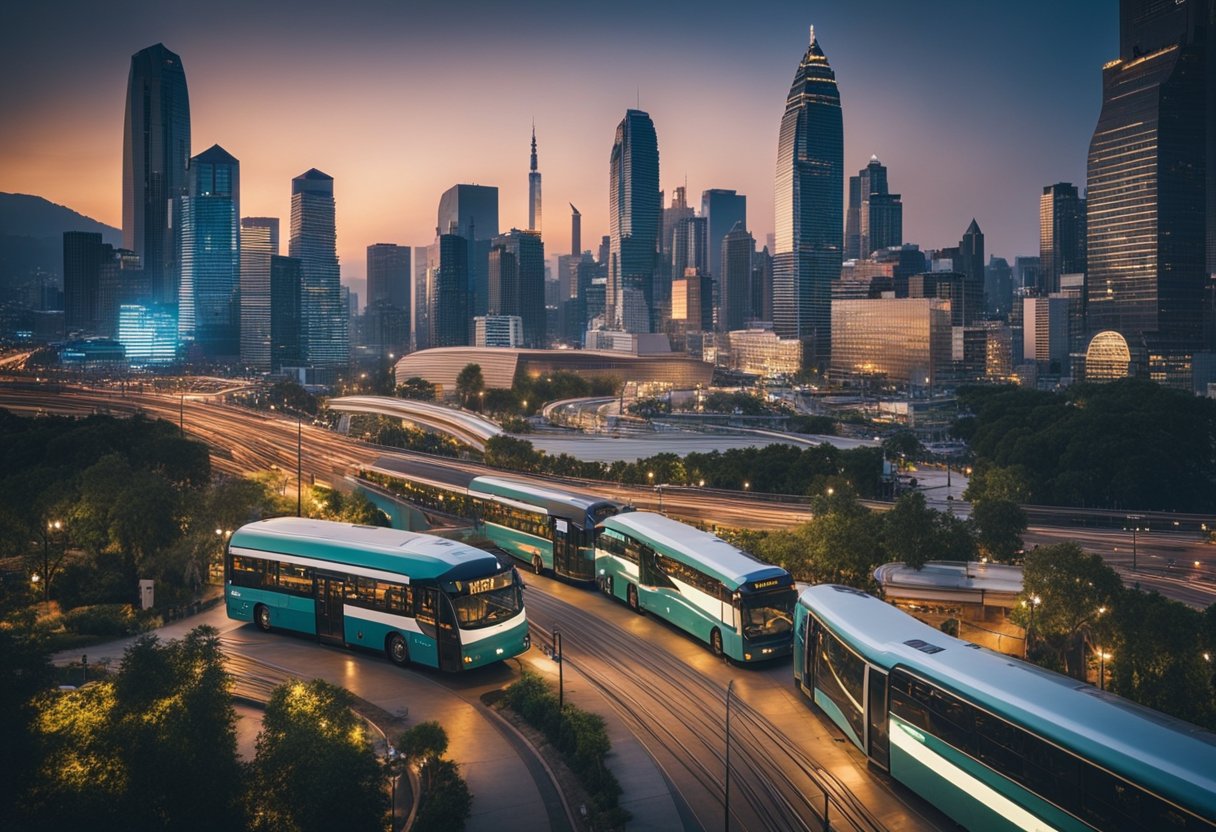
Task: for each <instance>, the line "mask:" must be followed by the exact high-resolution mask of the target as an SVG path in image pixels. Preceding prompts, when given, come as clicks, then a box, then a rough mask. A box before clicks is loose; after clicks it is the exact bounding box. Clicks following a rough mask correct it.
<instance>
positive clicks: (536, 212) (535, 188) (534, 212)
mask: <svg viewBox="0 0 1216 832" xmlns="http://www.w3.org/2000/svg"><path fill="white" fill-rule="evenodd" d="M540 219H541V215H540V171H539V170H537V168H536V124H535V123H534V124H533V125H532V167H531V168H529V170H528V230H529V231H535V232H536V233H538V234H539V233H540Z"/></svg>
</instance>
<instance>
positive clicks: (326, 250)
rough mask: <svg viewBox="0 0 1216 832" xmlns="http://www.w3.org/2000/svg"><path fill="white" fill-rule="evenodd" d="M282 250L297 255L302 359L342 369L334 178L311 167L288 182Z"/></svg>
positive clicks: (345, 325)
mask: <svg viewBox="0 0 1216 832" xmlns="http://www.w3.org/2000/svg"><path fill="white" fill-rule="evenodd" d="M287 253H288V254H289V255H291V256H292V257H298V258H299V259H300V270H301V275H302V281H301V286H300V326H301V327H302V329H301V332H300V350H301V353H302V356H301V357H302V359H303V361H304V362H306V363H307V364H310V365H312V366H313V367H318V368H324V369H334V370H336V369H340V368H344V367H346V364H347V361H348V360H349V357H350V330H349V321H348V319H347V317H346V310H345V309H344V308H343V305H342V284H341V280H340V273H339V271H338V250H337V231H336V228H335V224H334V178H333V177H332V176H330V175H329V174H326V173H322V172H321V171H319V170H317V169H316V168H310V169H309V170H307V171H305V172H304V173H302V174H300V175H299V176H297V177H296V178H295V179H293V180H291V238H290V241H289V242H288V245H287Z"/></svg>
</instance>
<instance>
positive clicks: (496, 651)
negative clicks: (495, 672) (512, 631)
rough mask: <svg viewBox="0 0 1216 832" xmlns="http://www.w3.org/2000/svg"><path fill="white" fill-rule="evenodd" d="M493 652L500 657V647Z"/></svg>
mask: <svg viewBox="0 0 1216 832" xmlns="http://www.w3.org/2000/svg"><path fill="white" fill-rule="evenodd" d="M494 652H495V653H497V654H498V655H500V656H501V655H502V648H501V647H499V648H498V649H497V650H495V651H494Z"/></svg>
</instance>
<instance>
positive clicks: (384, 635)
mask: <svg viewBox="0 0 1216 832" xmlns="http://www.w3.org/2000/svg"><path fill="white" fill-rule="evenodd" d="M224 578H225V581H224V583H225V596H226V603H227V609H228V617H229V618H234V619H237V620H239V621H252V622H254V623H255V624H256V625H257V626H258V627H259V628H261V629H262V630H267V631H269V630H275V629H281V630H291V631H294V632H298V633H306V634H308V635H315V636H316V637H317V639H318V640H320V641H322V642H325V643H331V644H338V645H346V646H351V647H364V648H368V649H371V650H376V651H383V652H384V653H385V654H386V655H387V656H388V658H389V659H390V660H392V661H393V662H394V663H395V664H397V665H401V666H405V665H408V664H410V663H411V662H413V663H416V664H418V665H425V666H427V667H437V668H439V669H440V670H468V669H471V668H475V667H481V666H482V665H486V664H491V663H493V662H497V661H501V660H503V659H506V658H509V657H511V656H514V655H517V654H519V653H522V652H523V651H524V650H527V649H528V645H529V636H528V620H527V614H526V612H525V611H524V602H523V593H522V591H521V590H522V583H521V582H520V580H519V576H518V575H517V574H516V572H515V569H514V567H511V566H505V565H503V564H502V563H500V562H499V561H498V559H497V558H496V557H494V556H493V555H491V554H490V553H488V552H483V551H482V550H480V549H475V548H473V547H471V546H466V545H464V544H462V543H458V542H455V541H452V540H445V539H444V538H441V537H435V536H434V535H428V534H416V533H413V532H403V531H398V530H396V529H386V528H378V527H375V526H356V525H351V524H349V523H332V522H329V521H325V520H309V519H305V518H298V517H279V518H275V519H273V520H262V521H259V522H257V523H250V524H249V525H246V526H242V527H241V528H240V529H238V530H237V531H236V532H235V533H233V535H232V537H231V538H230V539H229V542H228V550H227V553H226V557H225V562H224Z"/></svg>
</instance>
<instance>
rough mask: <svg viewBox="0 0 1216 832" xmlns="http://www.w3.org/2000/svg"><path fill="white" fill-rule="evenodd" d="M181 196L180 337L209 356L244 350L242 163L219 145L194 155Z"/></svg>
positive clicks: (213, 356)
mask: <svg viewBox="0 0 1216 832" xmlns="http://www.w3.org/2000/svg"><path fill="white" fill-rule="evenodd" d="M186 179H187V185H188V188H187V194H186V196H183V197H181V208H180V209H179V213H180V216H181V231H180V233H181V240H182V254H181V284H180V288H179V290H178V316H177V336H178V338H179V339H181V340H182V342H183V343H184V342H193V343H194V345H195V347H196V348H197V349H198V350H200V351H201V352H202V355H203V356H205V357H207V358H220V357H224V358H235V357H237V356H239V355H240V351H241V309H240V304H241V297H240V291H241V232H240V216H241V166H240V163H239V162H238V161H237V160H236V158H234V157H233V156H232V154H230V153H229V152H228V151H226V150H224V148H222V147H220V146H219V145H218V144H216V145H212V146H211V147H210V148H208V149H207V150H204V151H203V152H202V153H200V154H198V155H197V156H195V157H194V158H192V159H191V160H190V168H189V170H188V171H187V177H186Z"/></svg>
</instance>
